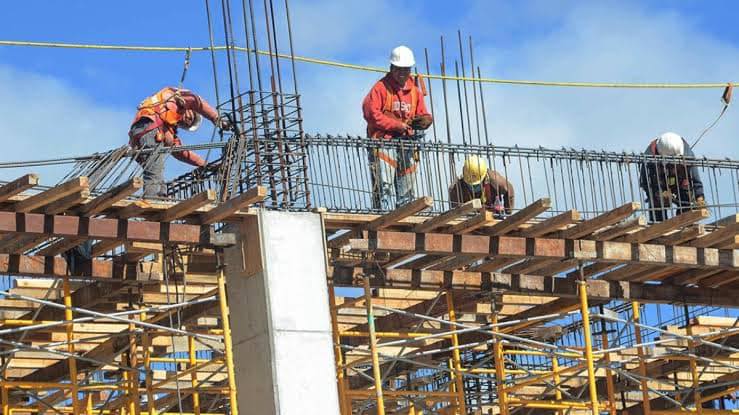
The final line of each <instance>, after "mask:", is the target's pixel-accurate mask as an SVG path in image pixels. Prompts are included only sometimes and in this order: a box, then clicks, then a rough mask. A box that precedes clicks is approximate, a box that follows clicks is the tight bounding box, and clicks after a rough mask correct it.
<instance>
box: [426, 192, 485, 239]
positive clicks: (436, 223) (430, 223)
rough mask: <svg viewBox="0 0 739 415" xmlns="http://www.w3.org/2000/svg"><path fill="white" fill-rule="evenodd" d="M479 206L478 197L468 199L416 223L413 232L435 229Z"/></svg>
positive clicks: (480, 203) (480, 205)
mask: <svg viewBox="0 0 739 415" xmlns="http://www.w3.org/2000/svg"><path fill="white" fill-rule="evenodd" d="M481 208H482V202H480V199H473V200H470V201H469V202H466V203H463V204H461V205H459V206H457V207H456V208H454V209H451V210H448V211H446V212H444V213H442V214H441V215H438V216H435V217H433V218H431V219H429V220H427V221H425V222H422V223H419V224H417V225H416V226H414V227H413V232H417V233H425V232H430V231H433V230H436V229H438V228H440V227H442V226H444V225H446V224H447V223H449V222H451V221H453V220H455V219H457V218H459V217H461V216H465V215H468V214H470V213H472V212H474V211H476V210H479V209H481Z"/></svg>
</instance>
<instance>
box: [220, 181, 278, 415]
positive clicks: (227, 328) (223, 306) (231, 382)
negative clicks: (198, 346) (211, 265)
mask: <svg viewBox="0 0 739 415" xmlns="http://www.w3.org/2000/svg"><path fill="white" fill-rule="evenodd" d="M259 189H263V188H262V187H259ZM265 194H266V193H265ZM216 255H223V253H222V252H216ZM218 302H219V305H220V311H221V321H222V323H223V348H224V349H225V354H226V369H227V370H228V397H229V401H230V403H231V414H232V415H239V405H238V401H237V400H236V372H235V370H234V356H233V343H232V342H231V323H230V322H229V320H228V319H229V312H228V301H227V299H226V280H225V276H224V274H223V265H221V262H220V259H219V265H218Z"/></svg>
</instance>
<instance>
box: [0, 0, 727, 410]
mask: <svg viewBox="0 0 739 415" xmlns="http://www.w3.org/2000/svg"><path fill="white" fill-rule="evenodd" d="M231 3H232V2H230V1H222V2H221V7H220V12H221V17H222V20H223V40H224V44H225V45H226V46H225V49H224V51H225V55H226V60H227V62H226V65H225V69H226V73H227V75H228V94H227V96H224V97H223V99H221V97H219V96H218V95H219V91H221V92H222V89H223V88H221V89H219V85H218V80H219V79H221V78H222V77H223V73H221V77H219V76H218V70H219V68H220V70H223V65H221V66H219V65H218V64H217V62H216V58H215V53H214V52H215V49H214V48H212V47H211V49H210V50H211V53H212V56H213V72H214V73H213V75H214V80H215V82H216V85H215V90H216V95H217V101H218V102H219V105H218V108H219V111H220V112H221V113H223V114H226V115H228V116H229V117H231V119H232V121H233V122H234V125H235V126H236V128H235V129H234V131H231V132H224V133H223V134H222V135H218V136H216V135H214V137H213V140H212V142H211V143H207V144H201V145H193V146H186V147H184V148H186V149H191V150H208V151H209V152H211V151H213V152H216V153H217V154H216V156H215V157H214V158H213V159H212V160H213V161H211V162H210V163H209V164H208V165H207V166H206V167H204V168H201V169H197V170H195V171H193V172H189V173H187V174H185V175H183V176H180V177H178V178H176V179H175V180H173V181H172V182H171V183H169V186H168V195H169V197H168V198H166V199H164V200H141V199H139V198H137V197H136V196H135V195H136V193H137V192H139V191H140V189H141V187H142V181H141V180H140V179H139V178H138V177H137V176H138V175H139V173H140V168H139V167H138V166H137V164H136V163H135V162H134V159H135V158H136V155H137V154H136V153H135V152H133V151H131V150H129V149H127V148H125V147H124V148H120V149H115V150H112V151H110V152H107V153H102V154H93V155H89V156H84V157H76V158H75V157H72V158H62V159H58V160H42V161H37V162H29V163H5V164H3V165H0V166H1V167H19V166H21V167H22V166H25V167H28V168H30V167H38V166H43V165H48V164H58V163H65V164H66V163H72V164H73V167H72V168H71V169H70V172H69V174H68V175H67V176H66V177H65V178H64V179H63V180H62V182H60V183H59V184H57V185H55V186H49V187H43V186H40V185H39V177H38V176H37V175H36V174H27V175H24V176H22V177H19V178H17V179H16V180H14V181H12V182H8V183H4V184H2V185H1V186H0V274H1V275H3V277H0V406H2V414H3V415H11V414H17V415H24V414H31V413H33V414H51V413H57V414H67V413H69V414H82V413H85V414H87V415H93V414H113V413H120V414H126V415H138V414H146V415H155V414H174V413H177V414H195V415H207V414H238V411H239V409H240V408H238V405H237V403H236V402H237V399H236V398H237V393H238V391H237V388H236V383H235V376H236V375H235V371H234V366H235V364H234V356H233V351H232V341H231V331H230V330H231V329H230V320H229V307H228V298H227V295H226V284H225V278H224V275H225V273H227V272H228V266H227V264H225V263H224V259H223V255H224V253H223V251H224V249H227V247H228V246H230V244H232V243H233V242H232V239H231V238H232V237H233V235H232V234H230V233H229V230H228V228H227V227H224V226H223V225H224V224H225V223H239V222H240V221H244V220H245V219H246V218H252V217H253V216H254V215H255V210H254V208H257V209H276V210H287V211H310V212H314V213H315V214H317V215H321V217H322V219H323V224H324V227H325V229H326V232H325V234H324V235H323V237H325V240H326V247H327V249H326V265H327V270H326V271H327V276H328V279H327V289H328V291H329V302H330V304H329V305H330V311H331V322H332V334H333V351H334V357H335V368H334V369H335V373H336V386H337V393H338V396H339V402H340V408H341V414H342V415H352V414H446V415H451V414H458V415H462V414H501V415H513V414H515V413H521V414H526V415H528V414H533V413H536V414H539V413H555V414H557V415H569V414H571V413H590V414H594V415H597V414H602V413H606V412H607V413H609V414H610V415H616V414H629V415H635V414H645V415H672V414H678V413H679V414H685V413H697V414H698V415H703V414H705V415H710V414H717V415H718V414H721V415H724V414H727V415H728V414H730V413H736V412H737V409H736V408H737V406H736V402H735V401H736V396H735V393H736V391H737V389H739V370H737V369H738V367H739V314H738V313H737V306H738V303H737V298H739V257H738V256H737V255H739V251H737V248H739V240H738V239H737V238H739V202H738V201H737V197H736V195H737V191H739V176H738V172H739V162H738V161H735V160H729V159H721V160H719V159H707V158H682V157H681V158H665V157H656V156H651V155H643V154H633V153H631V154H627V153H609V152H597V151H585V150H574V149H545V148H522V147H517V146H513V147H510V146H500V145H495V144H493V143H492V142H491V139H490V138H489V137H488V134H487V125H486V119H485V117H484V114H485V108H484V106H485V102H484V98H483V97H484V95H483V90H482V83H481V82H474V81H469V80H467V79H468V78H467V71H469V73H470V74H472V76H473V77H474V76H475V73H476V74H477V77H478V78H481V74H480V69H479V67H476V66H475V65H474V59H473V49H472V39H471V38H470V39H469V52H466V50H465V48H464V47H463V42H462V37H461V33H458V43H459V58H458V61H455V62H454V64H455V72H456V75H458V76H461V78H460V79H458V80H457V82H456V87H457V98H458V102H457V104H458V106H459V114H458V115H459V120H458V124H459V131H453V129H452V128H451V124H453V123H455V122H457V121H450V112H449V110H448V107H449V105H448V102H447V100H448V97H447V80H446V79H444V80H440V81H437V85H436V93H437V95H436V100H437V102H436V104H437V106H440V104H439V102H440V101H442V102H443V107H444V113H443V114H442V113H441V111H437V112H436V114H435V116H436V117H435V119H436V120H437V123H436V124H438V126H437V125H436V124H435V125H434V126H433V128H432V129H431V130H430V131H429V133H428V137H416V139H413V140H386V141H377V140H372V139H368V138H365V137H351V136H321V135H317V136H309V135H306V134H305V133H304V131H303V126H302V122H303V119H302V114H301V113H302V110H301V104H300V95H299V92H298V89H299V88H298V82H297V76H296V70H295V63H294V55H293V50H292V49H293V47H292V34H291V29H290V15H289V8H288V3H287V2H285V3H284V8H283V9H282V10H277V13H276V12H275V10H276V9H277V6H276V5H275V4H274V3H273V1H272V0H268V1H265V2H264V3H263V5H262V6H260V5H259V4H255V3H257V2H253V1H251V0H248V1H243V2H241V10H240V11H239V12H236V11H235V10H236V9H235V8H234V12H233V14H232V9H231ZM255 6H256V7H255ZM255 9H256V10H255ZM206 11H207V14H208V22H209V35H210V39H211V46H213V44H214V37H215V35H214V33H215V28H214V26H215V24H214V23H213V20H211V19H212V14H213V13H212V10H211V4H210V2H208V1H206ZM280 12H282V13H280ZM233 16H235V17H234V18H232V17H233ZM262 20H263V23H258V22H259V21H262ZM282 23H285V24H284V25H283V24H282ZM278 27H284V28H286V29H287V33H281V32H278V30H277V28H278ZM234 33H238V34H240V35H241V34H243V36H244V37H243V42H242V43H244V45H242V46H237V45H238V43H239V42H237V40H236V39H235V37H234ZM285 40H287V43H288V51H289V54H287V55H285V54H284V52H281V49H280V48H279V47H278V41H279V44H280V45H282V44H284V43H285ZM444 47H445V46H444V40H443V38H442V41H441V49H442V57H441V58H442V62H441V72H442V74H446V63H447V62H446V56H444ZM283 49H284V47H283ZM258 50H266V51H267V52H268V53H267V55H264V54H260V53H258ZM280 54H282V55H281V56H282V57H283V58H278V55H280ZM425 55H426V69H427V72H430V71H429V64H428V53H427V51H426V54H425ZM465 57H468V58H469V61H470V64H471V65H470V66H469V67H467V66H466V65H465ZM281 62H282V63H281ZM285 62H290V65H289V68H288V69H285V67H284V64H285ZM222 63H223V62H222ZM460 64H461V65H460ZM281 65H283V67H282V68H281ZM239 76H241V79H240V78H239ZM439 83H441V85H439ZM221 86H223V85H221ZM439 87H441V89H442V91H441V92H442V94H441V95H440V94H439ZM468 87H469V88H468ZM468 91H469V92H468ZM433 92H434V89H433V88H432V84H431V83H429V98H430V101H431V109H432V111H433V109H434V102H433V100H434V95H433ZM470 92H471V95H472V97H470ZM449 94H450V95H451V93H449ZM452 106H454V104H452ZM442 120H443V122H442ZM442 127H445V128H442ZM444 130H446V131H444ZM216 138H218V139H219V140H216ZM387 149H393V150H401V151H405V150H409V151H413V152H416V153H417V154H418V158H419V165H420V167H419V173H418V175H417V176H416V180H417V181H416V189H417V192H416V193H417V194H416V196H417V199H415V200H413V201H411V202H410V203H408V204H405V205H402V206H398V207H397V208H394V209H387V208H385V209H378V208H377V207H376V206H373V204H372V191H371V185H370V182H371V179H370V166H369V160H368V155H369V154H370V153H372V152H373V151H376V150H387ZM155 151H163V152H171V151H172V149H171V148H164V149H160V150H155ZM470 155H477V156H480V157H482V158H484V159H485V160H486V161H487V163H488V165H489V166H490V167H491V168H492V169H494V170H496V171H498V172H499V173H500V174H501V175H502V176H503V177H505V178H506V180H508V181H510V182H512V183H515V186H516V189H517V190H518V192H517V193H518V204H517V205H515V206H513V208H514V209H513V211H512V212H511V213H510V214H506V215H494V214H493V213H492V212H490V211H488V210H487V209H485V207H484V206H483V203H482V202H481V201H480V200H478V199H475V200H470V201H466V202H463V203H455V204H452V203H451V202H450V197H449V196H450V193H449V188H450V185H451V184H452V183H453V182H454V181H455V180H456V179H457V178H458V176H459V174H460V170H461V165H462V163H463V161H464V160H465V158H467V157H468V156H470ZM665 165H673V166H677V168H679V169H685V170H688V169H691V168H696V169H698V171H700V173H701V175H702V176H703V177H704V186H705V189H706V192H705V193H706V201H707V202H708V203H707V205H706V206H705V208H703V207H697V206H691V207H690V208H688V209H685V211H684V212H681V214H679V215H677V214H674V213H676V212H674V211H673V210H672V207H671V206H655V205H654V203H651V202H650V203H648V204H647V205H642V204H641V202H642V201H643V200H644V198H645V197H646V195H645V192H643V189H640V183H639V176H640V172H641V170H642V168H644V167H645V166H665ZM652 190H654V191H657V192H661V191H662V190H664V189H652ZM646 193H650V192H649V191H648V192H646ZM655 210H669V211H670V214H669V215H667V217H666V218H665V220H663V221H660V222H650V221H647V220H646V216H647V215H649V213H650V212H653V211H655ZM296 232H299V230H296ZM83 247H89V255H88V256H85V257H82V258H80V257H79V256H75V254H74V252H75V250H78V249H81V248H83ZM241 409H242V413H249V411H248V408H246V409H245V408H241ZM306 413H310V408H307V409H306Z"/></svg>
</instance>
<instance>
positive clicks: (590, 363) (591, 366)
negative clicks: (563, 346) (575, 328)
mask: <svg viewBox="0 0 739 415" xmlns="http://www.w3.org/2000/svg"><path fill="white" fill-rule="evenodd" d="M579 269H580V275H581V276H582V264H581V265H580V266H579ZM578 282H579V284H578V295H579V297H580V314H581V316H582V327H583V336H584V337H585V360H586V363H587V368H588V393H589V394H590V408H591V411H592V413H593V415H598V414H599V407H598V390H597V384H596V379H595V359H594V358H593V338H592V335H591V331H590V311H589V309H588V288H587V287H588V285H587V281H585V279H584V278H582V279H581V280H580V281H578Z"/></svg>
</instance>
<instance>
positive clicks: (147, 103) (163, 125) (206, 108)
mask: <svg viewBox="0 0 739 415" xmlns="http://www.w3.org/2000/svg"><path fill="white" fill-rule="evenodd" d="M137 109H138V111H136V115H135V116H134V118H133V122H131V126H133V125H135V124H136V123H138V122H139V121H141V120H142V119H148V120H150V121H151V123H150V124H149V125H148V126H147V127H146V129H144V130H143V131H140V132H139V133H138V134H136V135H135V136H134V135H132V134H131V133H130V132H129V139H130V140H129V144H130V145H131V147H138V146H139V139H140V138H141V136H143V135H144V134H146V133H148V132H150V131H152V130H154V129H156V130H157V135H156V140H157V142H162V141H163V142H164V145H166V146H173V147H176V146H181V145H182V141H181V140H180V138H179V137H178V136H177V123H179V122H180V121H181V120H182V117H183V115H184V113H185V111H187V110H192V111H195V112H197V113H198V114H200V115H201V116H203V117H204V118H207V119H208V120H210V121H211V122H215V121H216V120H217V119H218V112H216V110H215V109H213V107H212V106H211V105H210V104H208V102H207V101H205V100H204V99H203V98H201V97H200V96H198V95H196V94H194V93H193V92H192V91H189V90H187V89H179V88H173V87H164V88H162V89H161V90H159V91H158V92H157V93H156V94H154V95H152V96H150V97H147V98H146V99H144V100H143V101H141V103H140V104H139V106H138V108H137ZM172 155H173V156H174V157H175V158H177V159H178V160H180V161H183V162H185V163H188V164H191V165H193V166H202V165H203V164H205V162H204V160H203V159H202V158H201V157H200V156H198V155H197V154H196V153H193V152H191V151H178V152H173V153H172Z"/></svg>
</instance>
